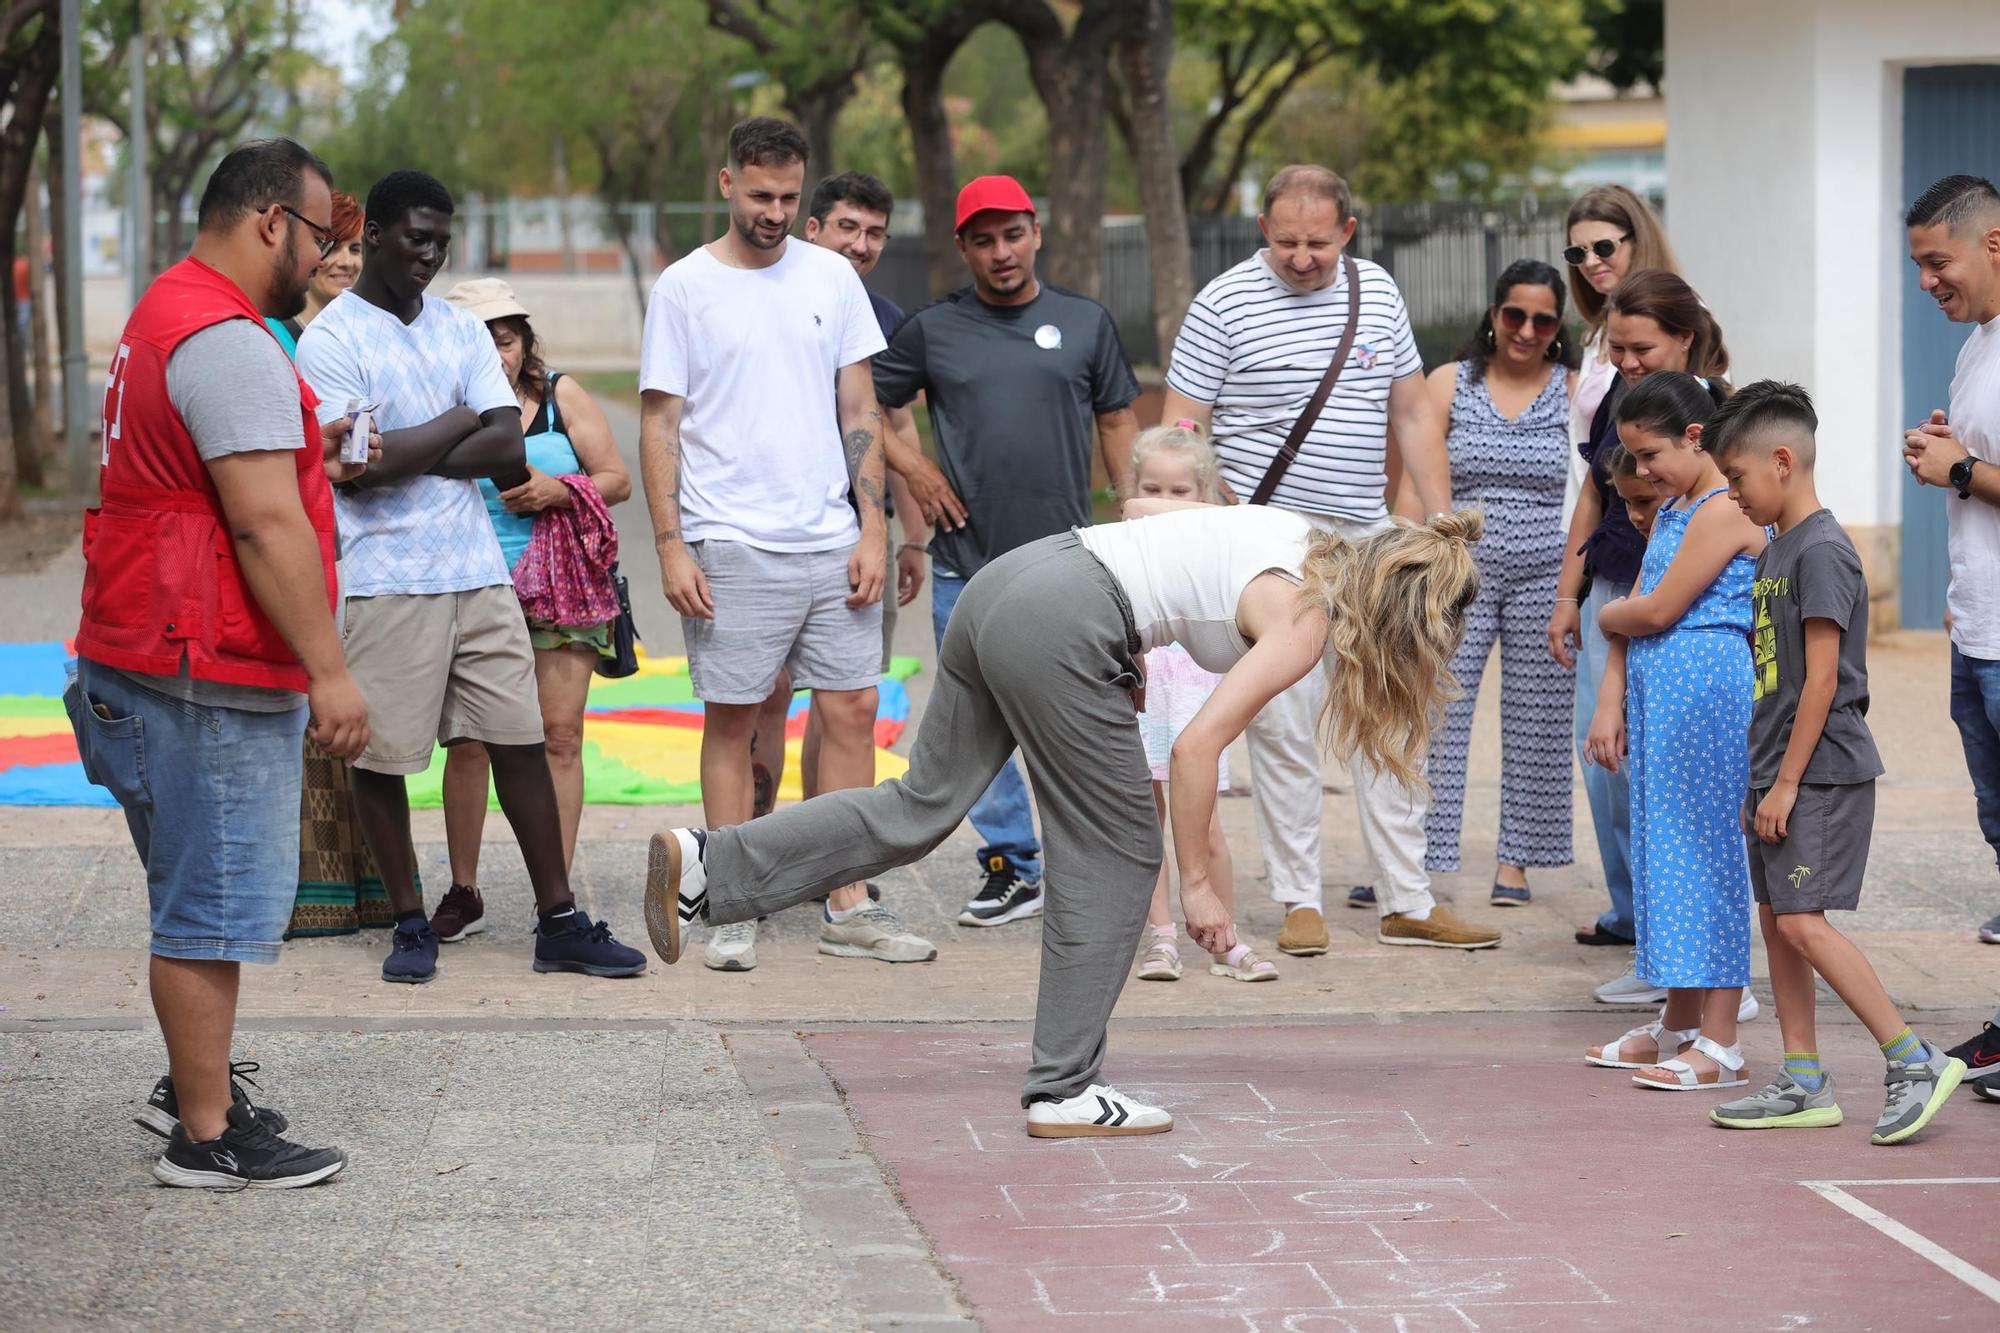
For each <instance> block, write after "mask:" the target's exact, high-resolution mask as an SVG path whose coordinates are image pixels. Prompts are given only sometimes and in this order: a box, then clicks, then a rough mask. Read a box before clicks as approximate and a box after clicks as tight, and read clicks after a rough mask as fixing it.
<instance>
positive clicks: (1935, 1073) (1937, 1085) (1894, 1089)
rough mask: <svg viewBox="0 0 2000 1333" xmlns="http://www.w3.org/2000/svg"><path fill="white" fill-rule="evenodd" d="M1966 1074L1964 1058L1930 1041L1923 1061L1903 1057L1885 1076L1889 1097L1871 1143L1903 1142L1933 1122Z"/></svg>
mask: <svg viewBox="0 0 2000 1333" xmlns="http://www.w3.org/2000/svg"><path fill="white" fill-rule="evenodd" d="M1964 1077H1965V1061H1963V1060H1954V1059H1952V1058H1951V1057H1950V1056H1948V1055H1946V1054H1945V1053H1944V1052H1943V1051H1940V1050H1939V1049H1938V1048H1937V1047H1935V1046H1933V1045H1931V1044H1930V1043H1929V1042H1925V1043H1924V1058H1923V1059H1922V1060H1900V1061H1897V1062H1896V1063H1894V1064H1891V1065H1890V1066H1889V1072H1888V1073H1887V1074H1886V1075H1884V1076H1883V1079H1882V1081H1883V1083H1885V1084H1887V1085H1888V1088H1889V1097H1888V1100H1887V1101H1886V1102H1885V1103H1884V1104H1883V1106H1882V1118H1881V1119H1880V1120H1877V1121H1876V1122H1875V1132H1874V1133H1873V1134H1871V1135H1869V1136H1868V1141H1869V1142H1870V1143H1882V1144H1888V1143H1901V1142H1902V1141H1903V1140H1904V1139H1907V1138H1909V1137H1910V1136H1911V1135H1912V1134H1915V1133H1916V1132H1917V1131H1918V1130H1920V1129H1922V1128H1923V1127H1924V1126H1925V1125H1928V1124H1929V1123H1930V1122H1931V1117H1932V1116H1934V1115H1936V1114H1937V1110H1938V1107H1940V1106H1943V1105H1944V1104H1945V1101H1946V1099H1948V1098H1949V1097H1950V1096H1951V1094H1952V1093H1953V1092H1954V1091H1956V1090H1957V1088H1958V1084H1959V1080H1961V1079H1963V1078H1964Z"/></svg>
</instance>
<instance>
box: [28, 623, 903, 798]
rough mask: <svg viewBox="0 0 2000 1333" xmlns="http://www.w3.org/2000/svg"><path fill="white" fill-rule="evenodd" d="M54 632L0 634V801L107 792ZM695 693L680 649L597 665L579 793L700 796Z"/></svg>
mask: <svg viewBox="0 0 2000 1333" xmlns="http://www.w3.org/2000/svg"><path fill="white" fill-rule="evenodd" d="M69 657H70V653H69V650H68V648H67V647H66V646H65V645H63V644H61V643H5V644H0V805H95V806H110V805H116V804H117V802H115V801H113V800H112V799H111V794H110V793H109V792H107V791H105V790H104V789H103V788H102V787H98V786H94V785H92V784H91V783H90V781H89V780H88V779H86V778H85V777H84V776H83V767H82V765H81V764H80V763H78V762H77V756H76V742H75V741H74V740H73V739H72V738H71V736H70V731H69V719H68V717H66V716H65V715H64V713H63V706H62V691H63V684H64V671H63V666H64V663H65V662H67V661H68V660H69ZM921 669H922V668H921V666H920V665H919V664H918V662H917V660H916V659H915V658H913V657H899V658H896V659H895V660H894V661H893V662H891V663H890V664H889V672H888V674H887V675H885V676H883V677H882V681H881V685H880V687H879V696H880V698H879V701H878V703H877V705H876V711H875V744H876V747H877V748H876V752H875V777H876V780H877V781H881V780H882V779H885V778H892V777H900V776H901V775H902V773H903V770H904V769H905V768H906V767H908V765H907V763H906V761H905V760H904V759H903V757H902V756H901V755H897V754H892V753H890V752H889V749H888V747H889V746H891V745H894V744H895V743H896V740H897V738H898V737H899V736H901V735H902V734H903V728H904V727H905V726H906V725H908V723H909V718H910V696H909V693H908V691H907V690H906V689H905V688H904V682H905V681H907V680H909V679H910V677H912V676H914V675H916V674H917V672H918V671H919V670H921ZM810 698H811V696H810V695H808V694H805V693H803V692H802V693H800V694H799V695H797V696H796V697H795V698H794V699H793V700H792V707H791V712H790V715H789V717H788V719H787V721H786V724H785V751H786V764H785V781H784V785H783V786H782V787H780V788H779V791H778V795H779V797H780V798H781V799H784V800H797V799H798V798H799V794H800V793H799V782H798V770H799V745H800V742H801V740H802V739H803V737H804V736H805V723H806V710H807V707H808V701H809V700H810ZM701 723H702V705H701V702H700V701H699V700H697V699H696V698H695V697H694V691H693V689H692V688H691V687H690V685H689V683H688V675H687V659H686V658H684V657H661V658H649V657H646V656H645V655H644V654H643V653H642V654H641V656H640V659H639V674H638V675H636V676H630V677H627V678H626V679H624V680H606V679H604V678H603V677H601V676H600V677H598V678H596V679H594V680H593V681H592V682H591V685H590V704H589V712H588V714H587V716H586V719H585V722H584V731H583V798H584V800H585V801H586V802H589V803H591V804H598V805H681V804H693V803H695V802H697V801H699V800H700V799H701ZM443 780H444V756H443V753H442V752H441V751H440V752H439V753H438V754H436V755H434V756H433V757H432V761H431V766H430V769H429V770H428V771H427V772H425V773H421V774H419V775H417V776H416V777H413V778H411V779H410V804H411V805H413V806H416V807H418V808H420V809H435V808H436V807H438V806H439V805H441V804H443V793H442V786H443Z"/></svg>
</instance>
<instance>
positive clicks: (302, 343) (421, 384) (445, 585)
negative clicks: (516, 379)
mask: <svg viewBox="0 0 2000 1333" xmlns="http://www.w3.org/2000/svg"><path fill="white" fill-rule="evenodd" d="M299 374H300V375H302V376H304V377H305V381H306V383H307V384H309V385H311V386H312V391H313V392H314V393H316V394H318V395H319V415H320V420H321V421H332V420H333V419H334V418H335V417H340V416H345V415H346V414H347V400H348V399H349V398H366V399H368V400H369V401H371V402H373V403H374V404H375V408H376V410H375V425H376V427H377V428H378V429H380V430H385V431H390V430H402V429H404V428H406V427H409V426H421V425H423V424H424V423H425V422H426V421H431V420H433V419H435V418H437V417H440V416H442V415H444V413H446V412H448V411H450V410H451V409H452V408H454V407H460V406H463V407H469V408H471V409H472V410H473V411H474V412H478V413H480V414H482V415H483V414H485V413H487V412H490V411H492V410H493V409H495V408H499V407H508V408H512V407H515V406H516V405H517V401H518V400H517V399H516V398H515V397H514V389H513V386H512V385H510V384H508V383H507V372H506V369H505V368H504V367H502V366H501V364H500V354H499V353H498V352H496V351H495V350H494V349H493V337H492V335H491V334H489V333H488V332H487V331H486V325H485V324H483V323H481V322H480V320H479V319H478V317H477V316H475V315H472V314H470V313H468V312H467V311H464V310H461V309H459V308H458V307H457V306H455V305H452V304H451V303H450V302H449V301H444V300H440V299H438V298H437V297H433V296H426V297H424V307H423V310H422V311H421V312H420V313H419V314H418V315H417V319H416V322H415V323H413V324H408V325H406V324H404V323H403V321H402V320H400V319H398V318H396V317H395V316H394V315H392V314H390V313H389V312H388V311H386V310H384V309H382V308H381V307H380V306H377V305H373V304H371V303H369V302H368V301H365V300H363V299H362V298H361V297H359V296H356V295H355V294H354V293H353V292H352V291H346V292H342V293H341V294H340V295H339V296H337V297H335V298H334V299H333V302H332V303H331V304H330V305H328V306H327V308H326V309H325V310H322V311H321V312H320V313H319V317H318V318H317V319H315V320H313V322H312V323H310V324H308V325H306V331H305V333H304V334H303V335H302V336H301V337H300V338H299ZM334 511H335V520H336V522H337V523H338V524H339V527H340V549H341V566H342V572H343V573H344V574H345V575H346V579H347V595H348V596H349V597H377V596H381V595H383V594H386V593H445V592H467V591H470V590H471V589H473V588H489V587H492V586H493V585H495V584H499V583H511V582H512V581H513V575H512V574H511V572H510V571H509V570H508V568H507V561H506V558H505V557H503V556H502V555H501V554H500V540H499V538H497V537H495V536H494V535H493V524H492V523H491V522H490V521H488V519H487V517H486V502H485V500H483V499H481V498H480V494H479V485H478V483H477V482H472V481H460V480H455V479H453V478H450V477H433V476H429V475H425V476H420V477H411V478H409V479H408V480H407V481H400V482H397V483H396V484H395V485H393V486H384V487H382V488H381V489H380V490H369V491H362V492H360V493H359V494H356V495H345V494H342V493H340V492H338V491H336V492H334Z"/></svg>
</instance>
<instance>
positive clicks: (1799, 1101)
mask: <svg viewBox="0 0 2000 1333" xmlns="http://www.w3.org/2000/svg"><path fill="white" fill-rule="evenodd" d="M1708 1118H1709V1119H1710V1120H1713V1121H1714V1122H1715V1123H1716V1124H1718V1125H1721V1126H1722V1127H1723V1128H1724V1129H1824V1128H1827V1127H1829V1126H1832V1125H1837V1124H1839V1123H1840V1120H1841V1115H1840V1103H1839V1102H1837V1101H1835V1100H1834V1098H1833V1076H1832V1075H1831V1074H1829V1075H1827V1078H1826V1081H1825V1082H1824V1083H1822V1084H1821V1085H1820V1089H1819V1091H1818V1092H1807V1091H1806V1090H1805V1089H1804V1088H1803V1087H1800V1086H1799V1084H1798V1082H1797V1081H1796V1080H1794V1079H1793V1078H1791V1077H1790V1076H1789V1075H1786V1074H1780V1075H1778V1077H1777V1078H1776V1079H1774V1080H1772V1081H1771V1082H1770V1083H1768V1084H1766V1085H1765V1086H1764V1087H1763V1089H1762V1090H1761V1091H1758V1092H1753V1093H1751V1094H1750V1095H1749V1096H1748V1097H1738V1098H1737V1099H1736V1100H1735V1101H1733V1102H1724V1103H1723V1104H1722V1105H1720V1106H1718V1107H1716V1108H1715V1109H1714V1110H1712V1111H1710V1112H1709V1113H1708Z"/></svg>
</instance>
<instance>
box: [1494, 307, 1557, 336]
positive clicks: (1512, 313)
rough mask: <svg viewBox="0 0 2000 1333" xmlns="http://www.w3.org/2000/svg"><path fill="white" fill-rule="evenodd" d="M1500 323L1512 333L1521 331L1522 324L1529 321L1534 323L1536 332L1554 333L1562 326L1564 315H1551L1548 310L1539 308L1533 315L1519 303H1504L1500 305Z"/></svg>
mask: <svg viewBox="0 0 2000 1333" xmlns="http://www.w3.org/2000/svg"><path fill="white" fill-rule="evenodd" d="M1500 323H1501V326H1502V327H1504V328H1506V329H1507V330H1508V331H1509V332H1512V333H1518V332H1520V331H1521V326H1522V325H1524V324H1528V323H1533V324H1534V326H1535V332H1536V333H1554V332H1555V331H1556V330H1557V329H1559V328H1561V327H1562V317H1561V316H1560V315H1551V314H1550V313H1548V312H1547V311H1546V310H1537V311H1536V312H1535V313H1534V314H1532V315H1531V314H1529V313H1528V312H1527V311H1525V310H1523V309H1521V307H1519V306H1517V305H1503V306H1501V307H1500Z"/></svg>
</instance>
